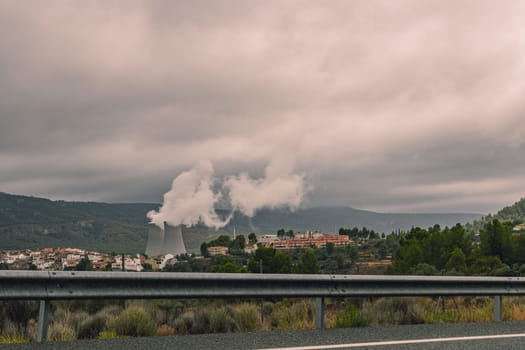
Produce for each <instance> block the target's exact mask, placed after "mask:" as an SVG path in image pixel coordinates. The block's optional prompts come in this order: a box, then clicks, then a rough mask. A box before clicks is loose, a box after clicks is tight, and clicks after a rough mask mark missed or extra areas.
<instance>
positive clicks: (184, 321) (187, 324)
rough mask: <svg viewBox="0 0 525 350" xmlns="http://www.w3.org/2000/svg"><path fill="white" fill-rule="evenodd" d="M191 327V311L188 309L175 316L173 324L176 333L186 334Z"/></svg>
mask: <svg viewBox="0 0 525 350" xmlns="http://www.w3.org/2000/svg"><path fill="white" fill-rule="evenodd" d="M192 327H193V312H192V311H188V312H185V313H184V314H182V316H180V317H179V318H177V319H176V320H175V322H174V324H173V328H175V332H176V333H177V334H188V333H190V330H191V328H192Z"/></svg>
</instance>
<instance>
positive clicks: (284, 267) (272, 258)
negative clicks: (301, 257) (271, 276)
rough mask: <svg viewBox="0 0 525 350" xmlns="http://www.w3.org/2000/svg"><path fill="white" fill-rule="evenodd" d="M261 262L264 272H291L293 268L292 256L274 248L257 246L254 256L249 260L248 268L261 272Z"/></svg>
mask: <svg viewBox="0 0 525 350" xmlns="http://www.w3.org/2000/svg"><path fill="white" fill-rule="evenodd" d="M261 262H262V270H263V271H262V272H263V273H290V271H291V269H292V264H291V260H290V257H289V256H288V255H286V254H283V253H280V252H278V251H276V250H275V249H273V248H265V247H259V248H257V250H256V251H255V253H254V254H253V257H252V258H250V260H248V270H250V272H253V273H258V272H260V264H261Z"/></svg>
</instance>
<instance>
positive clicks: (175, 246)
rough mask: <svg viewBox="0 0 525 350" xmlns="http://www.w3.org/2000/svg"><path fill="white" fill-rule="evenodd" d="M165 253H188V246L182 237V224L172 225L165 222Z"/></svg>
mask: <svg viewBox="0 0 525 350" xmlns="http://www.w3.org/2000/svg"><path fill="white" fill-rule="evenodd" d="M163 250H164V251H165V252H164V254H168V253H169V254H173V255H181V254H186V247H185V246H184V240H183V239H182V225H178V226H175V227H173V226H170V225H168V224H167V223H164V247H163Z"/></svg>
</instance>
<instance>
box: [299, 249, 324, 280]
mask: <svg viewBox="0 0 525 350" xmlns="http://www.w3.org/2000/svg"><path fill="white" fill-rule="evenodd" d="M297 270H298V272H299V273H304V274H316V273H320V271H321V269H320V267H319V262H318V261H317V258H316V257H315V254H314V251H313V249H312V248H308V249H306V251H305V252H304V254H303V255H302V256H301V262H300V263H299V265H298V267H297Z"/></svg>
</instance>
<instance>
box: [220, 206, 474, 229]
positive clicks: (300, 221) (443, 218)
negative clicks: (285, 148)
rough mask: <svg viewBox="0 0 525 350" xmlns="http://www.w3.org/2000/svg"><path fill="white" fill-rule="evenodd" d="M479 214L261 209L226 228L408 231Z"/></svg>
mask: <svg viewBox="0 0 525 350" xmlns="http://www.w3.org/2000/svg"><path fill="white" fill-rule="evenodd" d="M481 217H482V215H481V214H464V213H461V214H455V213H451V214H387V213H376V212H372V211H367V210H359V209H353V208H350V207H331V208H330V207H323V208H310V209H301V210H297V211H293V212H292V211H289V210H261V211H259V212H257V215H256V216H255V217H253V218H252V219H251V220H250V219H249V218H248V217H246V216H244V215H242V214H240V213H235V216H234V218H233V220H232V221H231V222H230V224H229V225H228V226H226V227H225V229H227V230H229V231H230V230H233V226H236V229H237V232H239V230H241V231H242V232H256V233H258V232H276V231H277V230H278V229H279V228H284V229H286V230H288V229H292V230H294V231H305V230H309V231H316V230H317V231H322V232H328V233H337V232H338V231H339V228H340V227H344V228H353V227H359V228H362V227H366V228H368V229H372V230H374V231H376V232H384V233H387V234H388V233H391V232H393V231H397V230H409V229H410V228H412V227H422V228H428V227H431V226H434V225H435V224H439V225H440V226H442V227H445V226H453V225H456V224H457V223H461V224H465V223H468V222H471V221H473V220H477V219H480V218H481Z"/></svg>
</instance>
